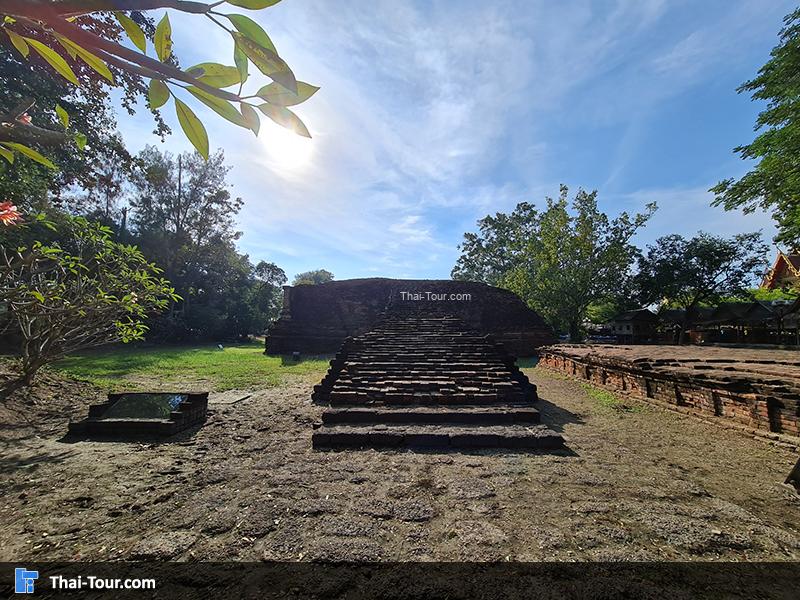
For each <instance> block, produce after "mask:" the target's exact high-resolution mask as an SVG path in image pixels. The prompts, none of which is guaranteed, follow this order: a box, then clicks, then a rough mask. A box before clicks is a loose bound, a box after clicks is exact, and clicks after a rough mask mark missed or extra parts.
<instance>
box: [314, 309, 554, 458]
mask: <svg viewBox="0 0 800 600" xmlns="http://www.w3.org/2000/svg"><path fill="white" fill-rule="evenodd" d="M429 308H430V307H426V308H424V309H422V310H421V309H418V308H417V309H414V308H402V309H399V308H394V309H391V310H390V311H389V312H387V314H386V315H385V317H384V319H383V320H382V322H381V323H380V324H379V325H378V327H376V328H375V329H373V330H372V331H370V332H368V333H365V334H363V335H360V336H357V337H352V338H347V339H346V340H345V342H344V344H343V345H342V347H341V348H340V350H339V352H338V353H337V354H336V357H335V358H334V359H333V360H332V361H331V366H330V369H329V371H328V373H327V375H326V376H325V378H324V379H323V380H322V382H321V383H320V384H319V385H316V386H314V393H313V395H312V400H313V401H314V402H316V403H320V404H323V405H325V406H326V407H327V408H326V409H325V411H324V412H323V414H322V423H319V424H316V425H315V430H314V433H313V434H312V443H313V446H314V447H315V448H335V447H381V446H382V447H412V448H439V449H447V448H452V449H458V448H461V449H466V448H512V449H518V448H527V449H554V448H560V447H562V446H563V439H562V437H561V436H560V435H558V434H557V433H555V432H553V431H552V430H550V429H548V428H547V427H546V426H544V425H541V424H540V423H539V411H537V410H536V409H535V408H534V407H533V403H534V401H535V400H536V399H537V397H536V386H534V385H533V384H531V383H530V382H529V381H528V378H527V377H526V376H525V375H524V374H523V373H522V372H520V370H519V368H518V367H517V366H516V364H515V362H514V359H513V358H512V357H511V356H509V355H508V354H507V353H506V352H505V350H504V348H503V347H502V346H501V345H500V344H498V343H496V342H494V341H493V340H492V339H491V338H490V337H489V336H482V335H480V334H479V333H477V332H475V331H472V330H470V329H468V328H467V327H466V326H465V324H464V323H463V322H462V321H460V320H459V319H457V318H455V317H453V316H448V315H446V314H441V313H437V312H435V310H433V309H431V310H428V309H429Z"/></svg>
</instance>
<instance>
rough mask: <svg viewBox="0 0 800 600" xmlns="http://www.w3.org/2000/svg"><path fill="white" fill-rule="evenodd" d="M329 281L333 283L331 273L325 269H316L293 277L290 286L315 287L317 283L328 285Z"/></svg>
mask: <svg viewBox="0 0 800 600" xmlns="http://www.w3.org/2000/svg"><path fill="white" fill-rule="evenodd" d="M329 281H333V273H331V272H330V271H326V270H325V269H317V270H316V271H306V272H305V273H298V274H297V275H295V276H294V280H293V281H292V285H317V284H318V283H328V282H329Z"/></svg>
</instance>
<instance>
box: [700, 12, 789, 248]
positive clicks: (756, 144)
mask: <svg viewBox="0 0 800 600" xmlns="http://www.w3.org/2000/svg"><path fill="white" fill-rule="evenodd" d="M784 22H785V27H784V28H783V29H782V30H781V33H780V44H779V45H778V46H777V47H775V48H774V49H773V50H772V53H771V56H772V58H771V59H770V60H769V61H768V62H767V63H766V64H765V65H764V66H763V67H761V69H760V70H759V72H758V76H757V77H756V78H755V79H753V80H751V81H748V82H746V83H744V84H743V85H742V86H741V87H740V88H739V89H738V91H739V92H740V93H741V92H751V93H752V97H753V99H755V100H766V101H767V108H766V109H765V110H763V111H762V112H761V113H760V114H759V115H758V119H757V120H756V130H762V133H760V134H759V135H758V136H757V137H756V138H755V140H753V142H751V143H750V144H747V145H745V146H739V147H737V148H735V150H734V151H735V152H738V153H739V154H740V155H741V157H742V158H743V159H754V160H758V163H757V164H756V166H755V167H753V169H751V170H750V171H749V172H748V173H747V174H745V175H744V176H743V177H742V178H741V179H739V180H738V181H735V180H734V179H726V180H724V181H721V182H720V183H719V184H717V185H716V186H715V187H713V188H711V191H712V192H714V194H716V198H715V200H714V204H715V205H717V206H719V205H721V206H724V207H725V209H727V210H732V209H736V208H742V209H744V211H745V212H752V211H753V210H755V209H756V208H758V207H759V206H760V207H762V208H764V209H767V210H770V209H771V210H772V214H773V217H774V219H775V220H776V222H777V224H778V235H777V236H776V238H775V241H776V242H778V243H783V244H786V245H788V246H789V247H791V248H792V249H797V248H798V247H799V246H798V245H799V244H800V77H798V73H800V9H797V10H795V11H794V12H793V13H791V14H790V15H788V16H787V17H786V18H785V19H784Z"/></svg>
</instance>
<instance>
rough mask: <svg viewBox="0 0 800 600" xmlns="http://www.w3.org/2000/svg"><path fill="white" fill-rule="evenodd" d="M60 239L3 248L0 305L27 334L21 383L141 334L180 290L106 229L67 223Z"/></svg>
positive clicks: (10, 322) (10, 321) (15, 328)
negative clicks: (73, 355)
mask: <svg viewBox="0 0 800 600" xmlns="http://www.w3.org/2000/svg"><path fill="white" fill-rule="evenodd" d="M67 226H68V227H67V228H66V229H65V230H63V231H61V232H59V233H60V238H61V239H62V242H60V243H57V244H51V245H46V244H43V243H42V242H39V241H37V242H34V243H33V244H31V245H29V246H24V245H23V246H18V247H16V248H14V249H12V247H11V246H10V245H6V244H5V243H4V244H3V245H2V247H0V303H2V306H3V310H4V311H6V312H7V313H8V325H9V326H10V327H11V328H12V330H13V331H14V332H15V333H18V334H19V335H20V336H21V338H22V351H21V372H22V378H21V379H22V382H23V383H24V384H26V385H27V384H30V383H31V381H32V379H33V377H34V375H35V374H36V372H37V371H38V369H39V368H41V367H42V366H43V365H45V364H47V363H49V362H52V361H53V360H56V359H58V358H62V357H63V356H64V355H66V354H67V353H69V352H74V351H76V350H81V349H84V348H90V347H93V346H99V345H103V344H108V343H111V342H116V341H123V342H129V341H132V340H137V339H142V337H143V335H144V333H145V331H146V330H147V326H146V325H145V324H144V320H145V318H146V317H147V315H148V314H149V313H151V312H154V311H158V310H163V309H164V308H166V306H167V304H168V302H169V300H171V299H176V295H175V292H174V290H173V289H172V287H170V285H169V282H168V281H167V280H165V279H163V278H161V277H160V276H159V275H160V270H159V269H158V268H157V267H156V266H155V265H154V264H152V263H149V262H147V261H146V260H145V258H144V256H143V255H142V253H141V252H139V250H137V249H136V248H135V247H133V246H127V245H123V244H119V243H116V242H114V241H112V240H111V235H110V234H111V232H110V230H108V229H107V228H105V227H102V226H100V225H98V224H96V223H91V222H89V221H87V220H85V219H82V218H79V217H72V218H69V219H68V220H67Z"/></svg>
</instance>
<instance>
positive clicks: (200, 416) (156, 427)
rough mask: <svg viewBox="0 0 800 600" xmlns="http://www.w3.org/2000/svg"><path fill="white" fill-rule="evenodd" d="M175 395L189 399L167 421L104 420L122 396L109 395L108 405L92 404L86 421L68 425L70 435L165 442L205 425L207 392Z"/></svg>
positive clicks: (176, 393) (178, 393)
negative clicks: (174, 436) (161, 439)
mask: <svg viewBox="0 0 800 600" xmlns="http://www.w3.org/2000/svg"><path fill="white" fill-rule="evenodd" d="M174 394H175V395H186V396H187V398H186V400H184V401H182V402H181V403H180V404H179V405H178V406H177V407H176V409H175V410H173V411H172V412H171V413H170V415H169V418H166V419H128V418H121V419H109V418H103V415H104V414H105V413H106V411H107V410H108V409H109V408H110V407H112V406H113V405H114V403H115V402H117V401H118V400H119V399H120V398H121V397H122V396H123V395H125V396H136V395H137V394H135V393H133V394H113V393H110V394H108V402H103V403H102V404H93V405H91V406H90V407H89V416H88V418H86V419H84V420H83V421H78V422H74V423H70V424H69V434H70V435H74V436H78V437H87V438H93V439H109V440H119V441H123V440H128V439H139V438H166V437H170V436H172V435H175V434H176V433H178V432H180V431H183V430H185V429H188V428H190V427H194V426H196V425H200V424H201V423H205V421H206V418H207V415H208V392H201V393H191V392H174Z"/></svg>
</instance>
